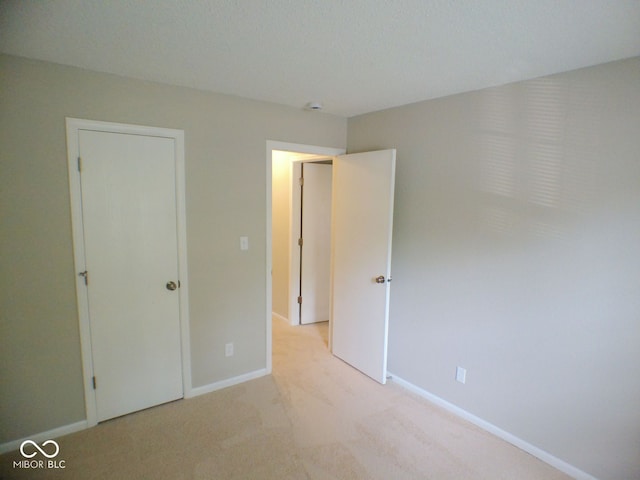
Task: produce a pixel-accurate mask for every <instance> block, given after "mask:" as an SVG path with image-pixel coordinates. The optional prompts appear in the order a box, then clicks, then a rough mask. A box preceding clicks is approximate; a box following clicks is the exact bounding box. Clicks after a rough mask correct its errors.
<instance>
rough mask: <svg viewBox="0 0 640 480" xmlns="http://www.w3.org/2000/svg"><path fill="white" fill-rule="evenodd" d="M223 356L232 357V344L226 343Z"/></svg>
mask: <svg viewBox="0 0 640 480" xmlns="http://www.w3.org/2000/svg"><path fill="white" fill-rule="evenodd" d="M224 356H225V357H231V356H233V343H227V344H226V345H225V346H224Z"/></svg>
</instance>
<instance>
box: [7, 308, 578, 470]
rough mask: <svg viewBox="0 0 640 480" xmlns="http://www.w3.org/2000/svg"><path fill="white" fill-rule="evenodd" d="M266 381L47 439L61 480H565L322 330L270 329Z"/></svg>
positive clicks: (323, 326) (320, 327) (12, 457)
mask: <svg viewBox="0 0 640 480" xmlns="http://www.w3.org/2000/svg"><path fill="white" fill-rule="evenodd" d="M273 326H274V343H273V352H274V356H273V375H271V376H268V377H263V378H259V379H257V380H252V381H250V382H246V383H244V384H242V385H237V386H234V387H230V388H227V389H224V390H221V391H218V392H214V393H210V394H207V395H202V396H199V397H196V398H193V399H189V400H180V401H177V402H173V403H170V404H166V405H162V406H159V407H155V408H151V409H148V410H145V411H142V412H138V413H135V414H132V415H128V416H125V417H121V418H118V419H115V420H111V421H108V422H105V423H103V424H100V425H98V426H97V427H94V428H90V429H88V430H84V431H82V432H78V433H74V434H71V435H67V436H65V437H61V438H59V439H57V441H58V443H59V444H60V453H59V455H58V457H57V459H58V460H65V463H66V468H65V469H64V470H57V471H56V470H20V469H14V468H12V465H13V461H14V460H20V459H21V456H20V454H19V453H18V452H14V453H9V454H5V455H3V456H2V457H0V477H1V478H6V479H11V478H29V479H40V478H60V479H172V480H178V479H224V480H232V479H260V480H269V479H278V480H285V479H314V480H316V479H317V480H331V479H345V480H347V479H348V480H355V479H380V480H401V479H433V480H447V479H456V480H458V479H468V480H482V479H487V480H500V479H505V480H507V479H508V480H529V479H531V480H560V479H568V478H569V477H567V476H566V475H564V474H563V473H561V472H559V471H557V470H555V469H554V468H552V467H550V466H549V465H547V464H545V463H543V462H541V461H539V460H538V459H536V458H534V457H533V456H531V455H529V454H527V453H525V452H523V451H521V450H519V449H518V448H516V447H514V446H512V445H510V444H508V443H506V442H504V441H502V440H500V439H498V438H496V437H494V436H492V435H490V434H488V433H486V432H485V431H483V430H481V429H479V428H477V427H476V426H474V425H472V424H470V423H467V422H465V421H463V420H461V419H459V418H457V417H455V416H453V415H451V414H450V413H448V412H446V411H444V410H442V409H440V408H438V407H436V406H434V405H432V404H430V403H428V402H427V401H425V400H423V399H421V398H419V397H416V396H414V395H413V394H411V393H408V392H407V391H405V390H404V389H402V388H401V387H399V386H397V385H394V384H393V383H392V382H389V383H388V384H387V385H385V386H383V385H379V384H377V383H376V382H374V381H373V380H370V379H369V378H367V377H365V376H364V375H362V374H361V373H359V372H358V371H356V370H354V369H353V368H351V367H349V366H348V365H346V364H344V363H343V362H341V361H340V360H338V359H336V358H335V357H333V356H332V355H331V354H330V353H329V352H328V350H327V324H326V323H324V324H316V325H308V326H302V327H290V326H288V325H286V324H285V323H284V322H282V321H281V320H278V319H274V321H273Z"/></svg>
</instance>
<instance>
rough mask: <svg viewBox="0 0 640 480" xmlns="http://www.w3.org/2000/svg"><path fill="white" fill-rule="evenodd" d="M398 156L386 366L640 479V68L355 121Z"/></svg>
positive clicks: (510, 428) (546, 444) (596, 71)
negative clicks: (458, 375)
mask: <svg viewBox="0 0 640 480" xmlns="http://www.w3.org/2000/svg"><path fill="white" fill-rule="evenodd" d="M386 147H395V148H397V177H396V178H397V180H396V200H395V219H394V239H393V287H392V293H391V314H390V315H391V316H390V333H389V369H390V371H392V372H393V373H395V374H396V375H398V376H399V377H402V378H404V379H406V380H408V381H409V382H411V383H413V384H415V385H417V386H418V387H421V388H423V389H425V390H427V391H429V392H431V393H433V394H435V395H437V396H439V397H441V398H443V399H445V400H447V401H448V402H451V403H453V404H455V405H457V406H459V407H461V408H462V409H464V410H467V411H468V412H470V413H472V414H474V415H476V416H478V417H480V418H482V419H484V420H486V421H488V422H490V423H492V424H494V425H496V426H498V427H499V428H501V429H503V430H506V431H507V432H510V433H511V434H513V435H515V436H517V437H520V438H521V439H523V440H525V441H527V442H529V443H531V444H533V445H535V446H537V447H539V448H541V449H543V450H545V451H547V452H549V453H551V454H552V455H554V456H556V457H558V458H560V459H562V460H564V461H565V462H568V463H569V464H572V465H574V466H576V467H578V468H579V469H581V470H583V471H586V472H588V473H590V474H592V475H594V476H596V477H598V478H600V479H602V480H605V479H611V480H614V479H622V478H640V456H639V452H640V408H638V406H639V405H640V375H638V365H640V300H639V299H640V293H639V292H640V250H639V246H640V58H635V59H631V60H627V61H621V62H616V63H612V64H607V65H601V66H597V67H594V68H588V69H584V70H579V71H575V72H570V73H566V74H562V75H557V76H552V77H547V78H542V79H539V80H533V81H528V82H523V83H518V84H513V85H507V86H503V87H499V88H493V89H487V90H482V91H477V92H472V93H467V94H462V95H455V96H451V97H447V98H442V99H437V100H432V101H427V102H422V103H418V104H414V105H409V106H405V107H400V108H395V109H391V110H387V111H382V112H377V113H372V114H369V115H363V116H360V117H356V118H352V119H350V120H349V123H348V150H349V151H350V152H356V151H363V150H370V149H378V148H386ZM458 365H460V366H463V367H465V368H466V369H467V382H466V384H465V385H462V384H460V383H457V382H456V381H455V378H454V377H455V369H456V366H458Z"/></svg>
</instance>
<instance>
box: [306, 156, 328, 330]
mask: <svg viewBox="0 0 640 480" xmlns="http://www.w3.org/2000/svg"><path fill="white" fill-rule="evenodd" d="M302 172H303V173H302V177H303V178H304V184H303V186H302V189H303V191H302V202H301V203H302V215H301V218H302V237H301V238H302V246H301V262H300V297H301V299H302V303H301V304H300V323H301V324H303V325H306V324H309V323H316V322H324V321H327V320H329V303H330V287H331V268H330V267H331V172H332V167H331V165H330V164H325V163H311V162H307V163H303V164H302Z"/></svg>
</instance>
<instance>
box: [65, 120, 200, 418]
mask: <svg viewBox="0 0 640 480" xmlns="http://www.w3.org/2000/svg"><path fill="white" fill-rule="evenodd" d="M66 130H67V161H68V173H69V193H70V202H71V221H72V236H73V252H74V264H75V273H76V275H75V279H76V292H77V295H76V297H77V306H78V321H79V330H80V344H81V354H82V369H83V383H84V393H85V408H86V416H87V426H89V427H90V426H94V425H96V424H97V423H98V416H97V408H96V395H95V390H94V388H93V371H94V369H93V360H92V349H91V335H90V321H89V302H88V293H87V288H86V285H85V280H84V278H83V277H82V276H79V275H77V273H79V272H83V271H85V270H86V267H85V265H86V263H85V250H84V225H83V215H82V196H81V193H82V191H81V183H80V182H81V180H80V172H79V168H80V166H79V164H80V161H79V160H78V157H79V132H80V131H82V130H89V131H98V132H107V133H120V134H133V135H145V136H151V137H162V138H170V139H173V140H174V145H175V152H174V156H175V182H176V185H175V187H176V213H177V217H176V221H177V245H178V275H179V280H180V288H179V289H178V295H179V299H180V307H179V314H180V335H181V340H180V344H181V355H182V382H183V394H184V397H185V398H188V397H191V396H193V394H192V386H191V355H190V343H189V295H188V272H187V241H186V240H187V236H186V202H185V171H184V131H182V130H175V129H166V128H157V127H147V126H141V125H130V124H121V123H111V122H101V121H95V120H84V119H78V118H66Z"/></svg>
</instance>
